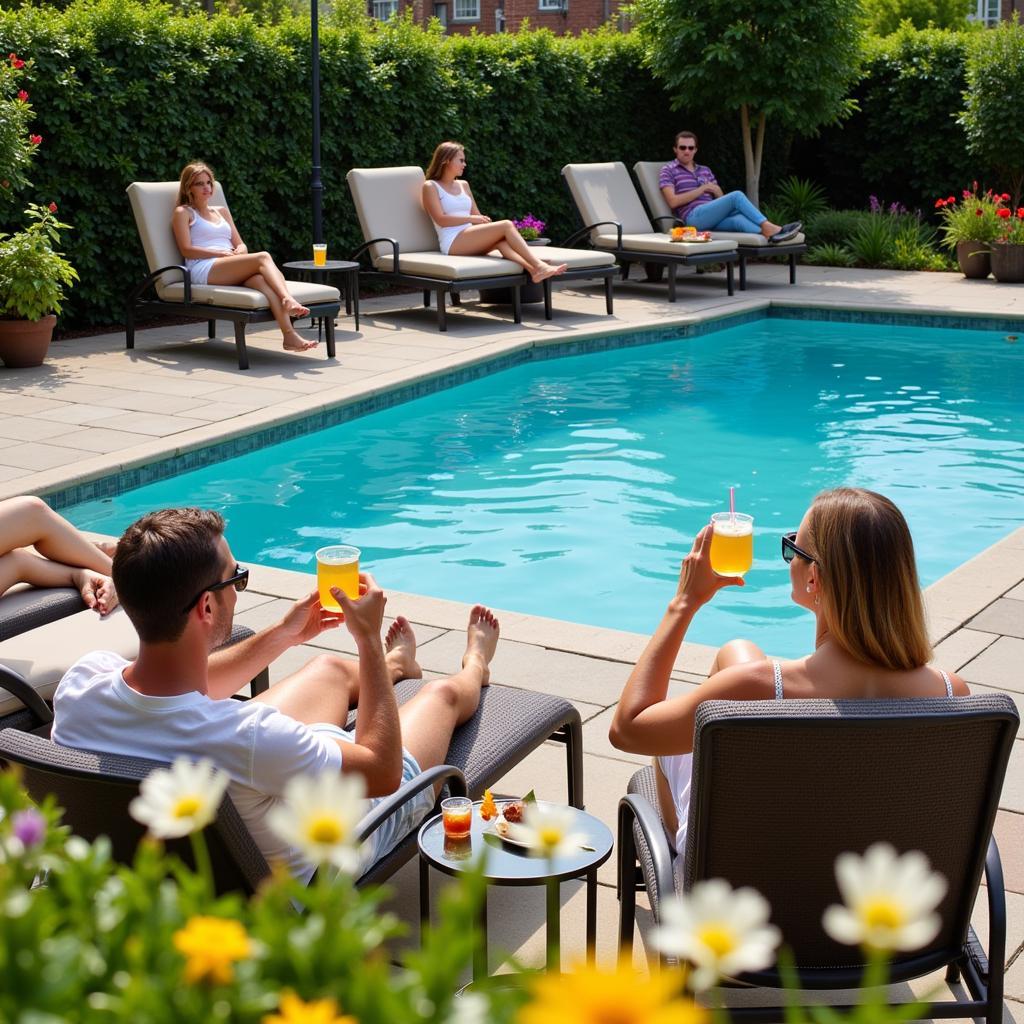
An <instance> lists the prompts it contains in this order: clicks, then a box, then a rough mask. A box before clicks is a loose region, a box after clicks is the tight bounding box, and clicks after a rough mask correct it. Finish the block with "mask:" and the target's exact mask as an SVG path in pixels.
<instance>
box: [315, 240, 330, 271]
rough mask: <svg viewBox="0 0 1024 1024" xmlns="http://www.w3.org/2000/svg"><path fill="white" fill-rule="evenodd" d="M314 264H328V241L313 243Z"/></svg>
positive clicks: (321, 265) (319, 265)
mask: <svg viewBox="0 0 1024 1024" xmlns="http://www.w3.org/2000/svg"><path fill="white" fill-rule="evenodd" d="M313 265H314V266H317V267H325V266H327V243H326V242H316V243H314V245H313Z"/></svg>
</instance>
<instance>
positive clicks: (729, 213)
mask: <svg viewBox="0 0 1024 1024" xmlns="http://www.w3.org/2000/svg"><path fill="white" fill-rule="evenodd" d="M767 219H768V218H767V217H765V215H764V214H763V213H762V212H761V211H760V210H759V209H758V208H757V207H756V206H755V205H754V204H753V203H752V202H751V201H750V200H749V199H748V198H747V197H746V196H745V195H744V194H743V193H742V192H726V194H725V195H724V196H722V198H721V199H712V200H711V202H710V203H701V204H700V206H695V207H694V208H693V209H692V210H691V211H690V212H689V213H688V214H687V215H686V223H687V224H692V225H693V226H694V227H695V228H696V229H697V230H698V231H744V232H747V233H748V234H753V235H759V234H761V225H762V224H763V223H764V222H765V221H766V220H767Z"/></svg>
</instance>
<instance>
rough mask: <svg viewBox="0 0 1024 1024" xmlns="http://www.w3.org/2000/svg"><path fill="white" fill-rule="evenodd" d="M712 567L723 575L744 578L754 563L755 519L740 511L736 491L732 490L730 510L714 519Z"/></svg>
mask: <svg viewBox="0 0 1024 1024" xmlns="http://www.w3.org/2000/svg"><path fill="white" fill-rule="evenodd" d="M711 525H712V527H713V528H714V531H715V532H714V535H713V536H712V538H711V568H712V569H713V570H714V571H715V572H716V573H717V574H718V575H719V576H743V575H745V574H746V573H747V572H749V571H750V567H751V566H752V565H753V564H754V517H753V516H749V515H747V514H746V513H744V512H737V511H736V488H735V487H730V488H729V511H728V512H715V513H714V515H712V517H711Z"/></svg>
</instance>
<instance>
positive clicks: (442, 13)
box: [434, 4, 448, 28]
mask: <svg viewBox="0 0 1024 1024" xmlns="http://www.w3.org/2000/svg"><path fill="white" fill-rule="evenodd" d="M434 17H435V18H437V20H438V21H439V22H441V27H442V28H447V27H448V5H447V4H434Z"/></svg>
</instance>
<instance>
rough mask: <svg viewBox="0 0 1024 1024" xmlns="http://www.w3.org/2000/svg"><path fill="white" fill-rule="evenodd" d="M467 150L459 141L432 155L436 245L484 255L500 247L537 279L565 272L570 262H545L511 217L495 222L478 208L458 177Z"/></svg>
mask: <svg viewBox="0 0 1024 1024" xmlns="http://www.w3.org/2000/svg"><path fill="white" fill-rule="evenodd" d="M465 169H466V153H465V150H464V148H463V147H462V145H461V144H460V143H458V142H442V143H441V144H440V145H439V146H438V147H437V149H435V150H434V155H433V156H432V157H431V158H430V166H429V167H428V168H427V172H426V178H427V180H426V181H425V182H424V183H423V209H424V210H426V211H427V213H428V214H429V216H430V219H431V220H432V221H433V222H434V228H435V229H436V231H437V244H438V247H439V248H440V250H441V252H443V253H444V254H445V255H446V256H449V255H451V256H483V255H484V253H488V252H491V251H492V250H494V249H497V250H498V252H500V253H501V255H502V256H504V257H505V259H507V260H512V261H513V262H514V263H518V264H519V265H520V266H521V267H522V268H523V269H524V270H525V271H526V272H527V273H528V274H529V275H530V279H531V280H532V281H534V282H539V281H543V280H544V279H545V278H548V277H554V276H555V275H557V274H564V273H565V264H564V263H560V264H557V265H555V264H551V263H545V262H544V260H542V259H541V258H540V255H539V253H540V252H541V250H540V249H531V248H530V246H528V245H527V244H526V242H525V241H524V240H523V236H522V235H521V234H519V231H518V230H517V229H516V226H515V225H514V224H513V223H512V221H510V220H497V221H492V220H491V218H490V217H486V216H484V214H482V213H481V212H480V211H479V210H478V209H477V207H476V201H475V200H474V199H473V193H472V192H471V191H470V189H469V185H468V184H467V183H466V182H465V181H459V180H458V179H459V177H460V176H461V175H462V172H463V171H464V170H465Z"/></svg>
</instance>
